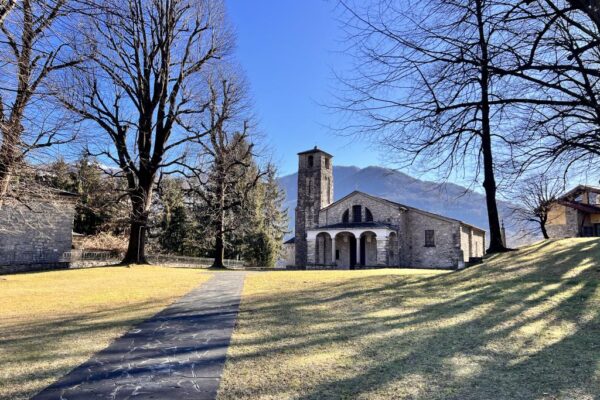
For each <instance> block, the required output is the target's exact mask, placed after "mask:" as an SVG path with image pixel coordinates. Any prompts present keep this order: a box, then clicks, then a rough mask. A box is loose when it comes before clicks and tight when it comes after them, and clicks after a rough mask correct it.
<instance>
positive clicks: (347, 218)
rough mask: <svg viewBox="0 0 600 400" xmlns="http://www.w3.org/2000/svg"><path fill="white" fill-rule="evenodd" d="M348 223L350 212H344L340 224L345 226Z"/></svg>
mask: <svg viewBox="0 0 600 400" xmlns="http://www.w3.org/2000/svg"><path fill="white" fill-rule="evenodd" d="M349 222H350V210H346V211H344V214H342V223H344V224H347V223H349Z"/></svg>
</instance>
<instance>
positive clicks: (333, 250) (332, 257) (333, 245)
mask: <svg viewBox="0 0 600 400" xmlns="http://www.w3.org/2000/svg"><path fill="white" fill-rule="evenodd" d="M329 236H331V235H329ZM331 264H333V265H336V264H337V261H336V260H335V236H331Z"/></svg>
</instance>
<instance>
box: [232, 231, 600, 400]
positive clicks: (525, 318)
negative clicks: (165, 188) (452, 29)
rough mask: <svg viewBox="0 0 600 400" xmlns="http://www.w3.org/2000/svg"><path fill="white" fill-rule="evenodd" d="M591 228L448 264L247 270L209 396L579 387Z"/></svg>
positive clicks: (578, 391)
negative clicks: (217, 385) (459, 266)
mask: <svg viewBox="0 0 600 400" xmlns="http://www.w3.org/2000/svg"><path fill="white" fill-rule="evenodd" d="M599 277H600V239H570V240H559V241H547V242H542V243H538V244H535V245H532V246H529V247H527V248H523V249H521V250H519V251H516V252H512V253H508V254H502V255H496V256H493V257H490V258H489V259H487V260H486V262H485V263H484V264H482V265H479V266H477V267H473V268H470V269H467V270H463V271H456V272H446V273H445V272H433V271H418V270H389V269H388V270H373V271H335V272H301V271H290V272H269V273H255V274H253V275H251V276H249V277H248V278H247V281H246V285H245V288H244V299H243V303H242V309H241V313H240V316H239V320H238V326H237V329H236V331H235V334H234V338H233V343H232V346H231V347H230V351H229V356H230V357H229V359H228V363H227V366H226V371H225V376H224V381H223V383H222V385H221V391H220V399H242V398H248V399H250V398H258V399H274V398H277V399H286V398H294V399H327V398H331V399H334V398H335V399H339V398H348V399H355V398H357V399H389V398H395V399H548V400H549V399H593V398H598V397H599V396H600V293H599V290H598V283H599V282H600V281H599Z"/></svg>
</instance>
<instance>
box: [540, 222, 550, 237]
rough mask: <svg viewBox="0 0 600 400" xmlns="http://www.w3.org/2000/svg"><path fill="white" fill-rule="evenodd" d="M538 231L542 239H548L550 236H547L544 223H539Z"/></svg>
mask: <svg viewBox="0 0 600 400" xmlns="http://www.w3.org/2000/svg"><path fill="white" fill-rule="evenodd" d="M540 230H541V231H542V235H543V236H544V239H550V235H548V231H547V230H546V221H540Z"/></svg>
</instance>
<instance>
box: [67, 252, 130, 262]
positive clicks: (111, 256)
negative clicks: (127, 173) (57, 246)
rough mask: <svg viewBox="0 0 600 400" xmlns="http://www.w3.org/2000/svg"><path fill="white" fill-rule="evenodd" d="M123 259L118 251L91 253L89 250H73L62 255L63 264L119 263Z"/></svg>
mask: <svg viewBox="0 0 600 400" xmlns="http://www.w3.org/2000/svg"><path fill="white" fill-rule="evenodd" d="M121 259H122V254H120V253H119V252H117V251H89V250H72V251H67V252H65V253H63V254H62V256H61V258H60V260H61V262H68V263H74V262H81V261H98V262H102V261H106V262H119V261H121Z"/></svg>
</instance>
